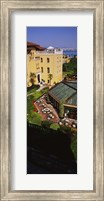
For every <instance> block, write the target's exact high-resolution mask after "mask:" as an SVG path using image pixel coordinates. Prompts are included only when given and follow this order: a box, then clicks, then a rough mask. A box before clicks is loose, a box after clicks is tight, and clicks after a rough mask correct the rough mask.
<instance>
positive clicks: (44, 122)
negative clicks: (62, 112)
mask: <svg viewBox="0 0 104 201" xmlns="http://www.w3.org/2000/svg"><path fill="white" fill-rule="evenodd" d="M51 124H52V122H50V121H42V123H41V125H42V126H43V128H50V125H51Z"/></svg>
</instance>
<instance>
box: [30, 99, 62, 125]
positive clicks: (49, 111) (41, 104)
mask: <svg viewBox="0 0 104 201" xmlns="http://www.w3.org/2000/svg"><path fill="white" fill-rule="evenodd" d="M34 106H35V107H36V109H37V110H38V113H39V114H40V115H41V117H42V120H48V121H52V122H54V123H58V122H59V120H60V119H59V117H58V115H57V112H56V111H55V109H54V107H53V106H52V105H51V104H47V102H46V100H45V95H43V96H42V97H41V98H39V99H38V100H37V101H35V102H34Z"/></svg>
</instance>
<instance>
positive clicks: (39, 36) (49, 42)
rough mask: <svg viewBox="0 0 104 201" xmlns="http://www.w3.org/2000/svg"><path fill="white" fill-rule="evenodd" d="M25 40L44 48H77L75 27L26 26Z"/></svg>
mask: <svg viewBox="0 0 104 201" xmlns="http://www.w3.org/2000/svg"><path fill="white" fill-rule="evenodd" d="M27 41H29V42H34V43H37V44H39V45H40V46H42V47H46V48H47V47H49V46H52V47H59V48H73V49H77V27H27Z"/></svg>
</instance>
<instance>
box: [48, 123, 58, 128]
mask: <svg viewBox="0 0 104 201" xmlns="http://www.w3.org/2000/svg"><path fill="white" fill-rule="evenodd" d="M50 128H51V129H53V130H57V129H59V128H60V126H59V124H57V123H52V124H51V125H50Z"/></svg>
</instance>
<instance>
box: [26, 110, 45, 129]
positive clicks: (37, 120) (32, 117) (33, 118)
mask: <svg viewBox="0 0 104 201" xmlns="http://www.w3.org/2000/svg"><path fill="white" fill-rule="evenodd" d="M28 121H29V122H30V123H33V124H36V125H39V126H40V125H41V122H42V117H41V116H40V114H38V113H37V112H34V111H31V112H30V113H29V115H28Z"/></svg>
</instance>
